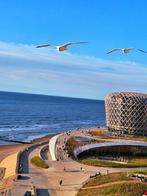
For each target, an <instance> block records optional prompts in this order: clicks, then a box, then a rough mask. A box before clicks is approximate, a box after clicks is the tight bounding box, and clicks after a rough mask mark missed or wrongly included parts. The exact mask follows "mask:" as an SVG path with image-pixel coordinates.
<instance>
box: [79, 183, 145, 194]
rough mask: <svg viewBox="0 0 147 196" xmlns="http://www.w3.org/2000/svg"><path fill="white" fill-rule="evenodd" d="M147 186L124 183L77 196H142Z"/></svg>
mask: <svg viewBox="0 0 147 196" xmlns="http://www.w3.org/2000/svg"><path fill="white" fill-rule="evenodd" d="M145 190H147V184H144V183H141V182H129V181H128V182H125V183H124V182H122V183H120V184H113V185H110V186H107V187H101V188H97V189H89V190H80V191H79V192H78V194H77V196H108V195H109V196H141V195H142V193H143V192H144V191H145Z"/></svg>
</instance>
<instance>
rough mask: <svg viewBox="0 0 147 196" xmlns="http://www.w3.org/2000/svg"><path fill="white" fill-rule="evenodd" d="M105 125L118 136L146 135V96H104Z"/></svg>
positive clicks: (133, 94)
mask: <svg viewBox="0 0 147 196" xmlns="http://www.w3.org/2000/svg"><path fill="white" fill-rule="evenodd" d="M105 108H106V125H107V128H108V130H109V131H112V132H117V133H119V134H131V135H147V94H141V93H134V92H120V93H112V94H110V95H108V96H106V99H105Z"/></svg>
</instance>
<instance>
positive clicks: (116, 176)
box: [83, 172, 131, 187]
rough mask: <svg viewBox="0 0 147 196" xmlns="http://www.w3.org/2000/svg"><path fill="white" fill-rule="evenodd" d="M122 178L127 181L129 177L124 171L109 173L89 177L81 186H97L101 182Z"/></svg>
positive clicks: (120, 179)
mask: <svg viewBox="0 0 147 196" xmlns="http://www.w3.org/2000/svg"><path fill="white" fill-rule="evenodd" d="M122 180H125V181H129V180H131V179H130V178H128V177H127V173H126V172H117V173H110V174H107V175H102V176H97V177H96V178H93V179H90V180H89V181H88V182H87V183H86V184H84V185H83V187H90V186H98V185H101V184H106V183H110V182H116V181H122Z"/></svg>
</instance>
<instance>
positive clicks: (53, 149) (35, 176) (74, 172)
mask: <svg viewBox="0 0 147 196" xmlns="http://www.w3.org/2000/svg"><path fill="white" fill-rule="evenodd" d="M77 134H78V135H79V133H77V132H72V133H64V134H60V135H58V136H56V137H53V138H52V140H51V141H52V142H51V143H49V148H50V154H52V155H50V156H48V157H49V160H48V161H47V163H48V164H49V168H48V169H41V168H37V167H35V166H33V165H32V164H31V162H30V160H31V157H33V156H35V155H39V154H40V150H41V148H44V146H45V145H46V144H45V143H44V144H38V145H36V146H34V147H31V148H29V149H28V150H27V151H24V152H23V154H22V156H21V159H20V163H21V164H22V173H21V175H22V178H21V179H20V180H17V181H16V182H15V185H14V189H13V195H12V196H16V195H17V196H22V195H23V194H24V193H25V191H26V190H27V189H30V187H31V185H34V186H35V187H36V188H37V190H38V195H40V196H49V194H50V195H51V196H75V195H76V193H77V192H78V190H79V189H80V188H81V187H82V185H83V183H85V182H86V181H87V180H88V179H89V177H90V176H91V175H93V174H95V173H97V172H101V173H102V174H106V173H107V170H109V172H110V173H111V172H119V171H127V170H130V168H129V169H127V168H126V169H124V168H106V167H92V166H88V165H83V164H80V163H78V162H76V161H74V160H72V159H71V158H70V157H68V154H67V152H66V151H65V144H66V141H67V139H68V138H70V137H71V136H74V135H77ZM47 143H48V141H47ZM51 144H52V145H51ZM53 153H54V155H53ZM46 154H47V153H46ZM45 158H47V156H45ZM57 160H58V161H57ZM134 169H135V168H133V170H134ZM61 180H62V182H61Z"/></svg>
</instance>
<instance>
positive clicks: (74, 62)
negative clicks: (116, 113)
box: [0, 0, 147, 99]
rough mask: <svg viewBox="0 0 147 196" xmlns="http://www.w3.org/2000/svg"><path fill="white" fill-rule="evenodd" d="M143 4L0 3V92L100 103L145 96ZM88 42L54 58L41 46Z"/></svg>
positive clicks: (125, 0) (126, 0) (127, 0)
mask: <svg viewBox="0 0 147 196" xmlns="http://www.w3.org/2000/svg"><path fill="white" fill-rule="evenodd" d="M146 7H147V1H146V0H140V1H138V0H133V1H132V0H110V1H107V0H91V1H90V0H85V1H84V0H71V1H68V0H54V1H53V0H52V1H51V0H42V1H41V0H25V1H20V0H13V1H12V0H1V1H0V25H1V28H0V90H5V91H15V92H28V93H38V94H48V95H59V96H69V97H83V98H93V99H104V97H105V96H106V95H107V94H108V93H110V92H112V91H137V92H144V93H146V92H147V54H143V53H139V52H132V53H130V54H128V55H121V54H120V53H113V54H112V55H106V52H107V51H108V50H109V49H111V48H114V47H136V48H141V49H144V50H147V45H146V43H147V36H146V35H147V12H146ZM69 41H88V42H89V43H88V44H84V45H78V46H72V47H71V48H69V51H66V52H64V53H59V52H57V51H55V50H54V49H52V48H45V49H36V48H35V45H37V44H41V43H46V42H47V43H48V42H51V43H56V44H62V43H66V42H69Z"/></svg>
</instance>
